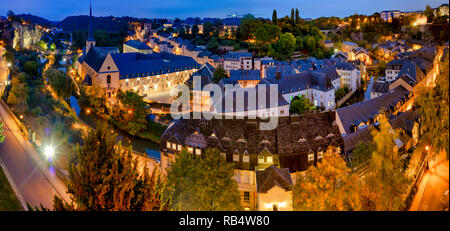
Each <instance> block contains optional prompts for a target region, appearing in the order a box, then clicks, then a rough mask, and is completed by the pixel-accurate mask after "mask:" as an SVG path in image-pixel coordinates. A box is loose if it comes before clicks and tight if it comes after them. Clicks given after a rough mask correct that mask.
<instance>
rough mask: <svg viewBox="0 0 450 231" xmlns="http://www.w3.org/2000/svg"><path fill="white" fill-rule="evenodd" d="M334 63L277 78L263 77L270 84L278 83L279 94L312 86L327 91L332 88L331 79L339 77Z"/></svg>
mask: <svg viewBox="0 0 450 231" xmlns="http://www.w3.org/2000/svg"><path fill="white" fill-rule="evenodd" d="M339 78H340V77H339V74H338V73H337V72H336V68H335V66H334V65H330V66H326V67H324V68H321V69H318V70H314V71H305V72H300V73H298V74H294V75H291V76H286V77H284V78H281V79H280V80H277V79H275V78H265V80H267V81H268V82H270V83H271V84H278V89H279V90H280V92H281V94H288V93H291V92H298V91H302V90H305V89H308V88H314V89H317V90H321V91H329V90H331V89H333V84H332V81H333V80H336V79H339Z"/></svg>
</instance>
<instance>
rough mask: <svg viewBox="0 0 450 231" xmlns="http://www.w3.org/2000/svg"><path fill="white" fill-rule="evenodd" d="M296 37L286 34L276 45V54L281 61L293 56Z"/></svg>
mask: <svg viewBox="0 0 450 231" xmlns="http://www.w3.org/2000/svg"><path fill="white" fill-rule="evenodd" d="M295 42H296V40H295V37H294V35H292V34H291V33H284V34H282V35H281V36H280V38H279V39H278V41H277V43H276V44H275V52H276V54H277V56H278V57H279V58H280V59H286V58H288V57H290V56H291V54H292V52H294V50H295Z"/></svg>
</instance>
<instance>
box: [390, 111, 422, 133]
mask: <svg viewBox="0 0 450 231" xmlns="http://www.w3.org/2000/svg"><path fill="white" fill-rule="evenodd" d="M418 120H419V113H417V111H413V110H408V111H405V112H403V113H401V114H400V115H398V116H392V117H391V118H390V119H389V123H390V124H391V126H392V128H394V129H397V128H399V129H401V130H403V131H405V132H407V133H408V134H411V133H412V130H413V127H414V123H415V122H417V121H418Z"/></svg>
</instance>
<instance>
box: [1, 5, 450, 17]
mask: <svg viewBox="0 0 450 231" xmlns="http://www.w3.org/2000/svg"><path fill="white" fill-rule="evenodd" d="M443 3H448V0H92V8H93V14H94V15H95V16H110V15H113V16H133V17H141V18H171V19H174V18H177V17H178V18H186V17H202V18H203V17H220V18H224V17H227V15H229V14H232V13H235V12H237V13H238V14H246V13H252V14H254V15H255V16H256V17H267V18H270V17H272V10H273V9H276V10H277V12H278V17H283V16H285V15H288V14H290V9H291V8H298V9H299V11H300V16H301V17H302V18H317V17H321V16H338V17H345V16H348V15H350V14H354V13H359V14H372V13H374V12H380V11H382V10H394V9H395V10H400V11H415V10H423V9H425V6H426V5H430V6H431V7H433V8H435V7H438V6H440V5H441V4H443ZM8 10H12V11H14V13H16V14H21V13H30V14H33V15H38V16H41V17H44V18H46V19H48V20H53V21H59V20H62V19H64V18H65V17H67V16H72V15H87V14H89V0H0V15H6V13H7V11H8Z"/></svg>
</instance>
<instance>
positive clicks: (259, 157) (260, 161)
mask: <svg viewBox="0 0 450 231" xmlns="http://www.w3.org/2000/svg"><path fill="white" fill-rule="evenodd" d="M258 164H264V156H258Z"/></svg>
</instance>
